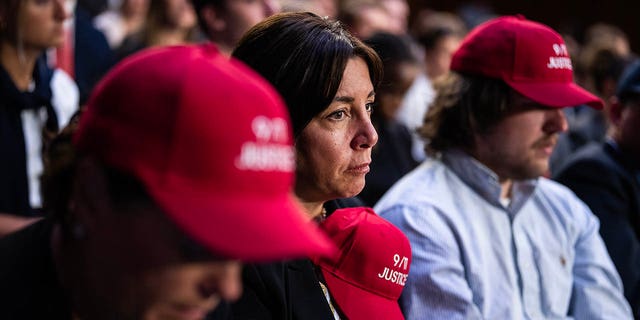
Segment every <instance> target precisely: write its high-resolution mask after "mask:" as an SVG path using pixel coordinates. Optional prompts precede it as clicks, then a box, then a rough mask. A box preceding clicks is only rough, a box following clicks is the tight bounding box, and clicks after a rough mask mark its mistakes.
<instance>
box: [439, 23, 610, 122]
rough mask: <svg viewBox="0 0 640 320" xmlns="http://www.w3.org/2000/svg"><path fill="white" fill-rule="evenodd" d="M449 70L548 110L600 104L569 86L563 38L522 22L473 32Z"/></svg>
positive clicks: (483, 26)
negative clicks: (490, 81)
mask: <svg viewBox="0 0 640 320" xmlns="http://www.w3.org/2000/svg"><path fill="white" fill-rule="evenodd" d="M451 70H454V71H458V72H460V73H469V74H479V75H482V76H486V77H490V78H497V79H502V80H503V81H504V82H506V83H507V84H508V85H509V86H510V87H511V88H513V89H514V90H515V91H517V92H519V93H520V94H522V95H523V96H525V97H527V98H529V99H531V100H533V101H535V102H538V103H540V104H542V105H545V106H549V107H573V106H578V105H582V104H587V105H589V106H591V107H593V108H595V109H602V107H603V104H602V101H601V100H600V99H599V98H598V97H596V96H595V95H593V94H591V93H589V92H588V91H586V90H585V89H583V88H581V87H580V86H578V85H577V84H575V83H574V82H573V67H572V64H571V58H570V57H569V52H568V50H567V47H566V45H565V43H564V40H562V37H561V36H560V35H559V34H558V33H557V32H555V31H554V30H553V29H551V28H549V27H547V26H545V25H543V24H540V23H537V22H533V21H530V20H527V19H525V18H524V17H522V16H505V17H499V18H495V19H492V20H489V21H488V22H485V23H483V24H481V25H479V26H478V27H476V28H475V29H473V30H472V31H471V32H470V33H469V34H468V35H467V36H466V37H465V38H464V40H463V41H462V43H461V44H460V47H459V48H458V50H457V51H456V52H455V53H454V54H453V57H452V60H451Z"/></svg>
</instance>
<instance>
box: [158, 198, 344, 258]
mask: <svg viewBox="0 0 640 320" xmlns="http://www.w3.org/2000/svg"><path fill="white" fill-rule="evenodd" d="M147 187H148V188H147V189H148V191H149V193H150V194H151V196H152V197H153V198H154V200H156V202H157V203H158V204H159V205H160V206H161V208H162V209H164V210H165V211H166V212H167V214H168V216H169V217H170V218H172V220H173V221H175V222H176V224H177V225H178V226H179V227H180V228H181V229H183V231H185V233H186V234H187V235H189V236H191V237H192V238H193V240H195V241H197V242H199V243H200V244H202V245H203V246H205V247H207V248H209V249H210V250H211V251H212V252H214V253H215V254H218V255H222V256H223V257H228V258H233V259H239V260H242V261H247V262H264V261H270V260H280V259H289V258H299V257H307V256H310V255H321V256H324V255H331V254H333V253H334V252H335V251H336V248H335V245H333V243H332V242H331V241H330V240H329V239H328V237H327V236H326V235H325V234H324V233H323V232H322V231H321V230H320V229H319V228H318V227H317V226H316V225H315V224H314V223H313V222H311V221H310V220H309V219H308V218H307V217H306V214H305V213H304V211H303V209H302V207H301V206H300V205H298V204H297V203H296V202H295V200H294V198H293V196H290V195H284V196H281V197H278V198H274V197H265V198H263V199H260V198H255V197H253V198H252V199H247V198H246V197H240V198H233V197H229V196H228V195H215V194H202V193H200V194H199V193H198V192H193V190H190V191H187V190H179V191H178V190H167V188H159V187H154V186H147Z"/></svg>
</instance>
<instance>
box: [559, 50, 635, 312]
mask: <svg viewBox="0 0 640 320" xmlns="http://www.w3.org/2000/svg"><path fill="white" fill-rule="evenodd" d="M620 80H621V81H620V82H619V83H618V89H617V92H616V97H615V98H614V99H613V101H612V104H611V106H610V108H609V109H608V110H607V111H608V112H609V119H610V120H611V126H612V134H611V136H610V137H609V139H608V140H607V141H606V142H604V143H602V144H592V145H589V146H586V147H584V148H582V149H581V150H580V151H579V152H578V153H576V154H575V156H574V157H573V158H570V159H569V162H568V164H567V165H566V166H565V167H564V168H563V169H562V170H561V171H560V172H559V173H558V175H557V176H556V177H555V178H556V180H558V182H560V183H562V184H564V185H566V186H567V187H569V188H571V190H573V192H575V193H576V195H578V197H580V199H582V201H584V202H585V203H586V204H587V205H588V206H589V208H590V209H591V210H592V211H593V213H594V214H595V215H596V216H598V218H599V219H600V235H601V236H602V239H603V240H604V243H605V245H606V246H607V249H608V250H609V254H611V258H612V259H613V263H614V264H615V266H616V268H617V269H618V272H620V277H621V278H622V284H623V286H624V295H625V297H626V298H627V300H628V301H629V304H631V308H632V309H633V311H634V316H635V317H636V319H640V130H638V128H639V126H640V62H635V63H634V64H632V65H631V66H630V67H629V68H627V70H626V72H625V73H624V74H623V76H622V77H621V79H620Z"/></svg>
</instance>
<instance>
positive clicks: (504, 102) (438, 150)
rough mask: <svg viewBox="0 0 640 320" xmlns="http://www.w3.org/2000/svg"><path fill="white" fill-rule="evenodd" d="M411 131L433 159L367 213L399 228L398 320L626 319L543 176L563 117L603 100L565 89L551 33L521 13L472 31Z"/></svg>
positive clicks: (568, 208)
mask: <svg viewBox="0 0 640 320" xmlns="http://www.w3.org/2000/svg"><path fill="white" fill-rule="evenodd" d="M451 70H453V71H452V72H451V73H450V74H449V75H447V76H446V78H444V79H443V81H442V82H441V83H440V85H439V87H438V88H437V89H438V90H437V92H438V95H437V97H436V100H435V102H434V104H433V105H432V107H431V108H430V109H429V111H428V112H427V115H426V117H425V119H424V125H423V127H422V128H421V134H422V135H423V137H424V138H426V140H427V152H428V153H430V154H431V155H433V156H434V158H433V159H431V160H427V161H425V162H424V163H423V164H421V165H420V166H419V167H418V168H416V169H415V170H414V171H412V172H411V173H409V174H408V175H407V176H405V177H404V178H403V179H402V180H400V182H398V183H397V184H396V185H395V186H393V187H392V188H391V190H389V192H387V193H386V194H385V195H384V196H383V198H382V199H381V200H380V201H379V202H378V204H377V205H376V207H375V209H376V211H377V212H379V213H380V215H381V216H382V217H384V218H386V219H389V220H390V221H391V222H392V223H394V224H395V225H396V226H398V227H399V228H400V229H401V230H403V231H404V232H405V234H406V235H407V237H408V238H409V240H410V241H411V244H412V248H413V262H412V265H411V275H410V276H409V279H408V280H407V285H406V287H405V290H404V292H403V294H402V297H401V298H400V304H401V306H402V308H403V311H404V313H405V315H406V316H407V318H408V319H422V318H423V317H425V315H428V316H429V317H430V318H432V319H552V318H553V319H558V318H567V317H572V318H575V319H630V318H631V310H630V308H629V305H628V303H627V302H626V300H625V299H624V296H623V294H622V283H621V281H620V277H619V276H618V273H617V272H616V270H615V267H614V265H613V263H612V262H611V259H610V258H609V255H608V253H607V249H606V247H605V246H604V243H603V241H602V238H601V237H600V235H599V234H598V227H599V223H598V219H597V218H596V217H595V216H594V215H593V213H592V212H591V211H590V210H589V208H588V207H587V206H586V205H585V204H584V202H582V201H580V199H578V198H577V197H576V196H575V194H573V193H572V192H571V191H570V190H569V189H567V188H566V187H564V186H562V185H560V184H558V183H556V182H553V181H551V180H548V179H546V178H544V177H542V175H543V174H544V173H545V172H547V170H548V162H549V156H550V155H551V152H552V150H553V147H554V144H555V141H556V139H557V135H558V133H560V132H562V131H564V130H566V129H567V123H566V120H565V118H564V113H563V112H562V108H563V107H568V106H576V105H581V104H588V105H590V106H592V107H595V108H602V101H600V100H599V99H598V98H597V97H596V96H594V95H592V94H590V93H588V92H587V91H586V90H584V89H582V88H580V87H579V86H577V85H576V84H575V83H574V82H573V77H572V70H571V59H570V58H569V55H568V52H567V50H566V46H565V45H564V42H563V40H562V38H561V37H560V35H559V34H558V33H557V32H555V31H553V30H552V29H550V28H549V27H547V26H545V25H542V24H539V23H536V22H533V21H529V20H526V19H524V18H523V17H521V16H514V17H511V16H508V17H500V18H497V19H494V20H491V21H489V22H487V23H485V24H482V25H480V26H478V27H477V28H476V29H474V30H472V31H471V32H470V33H469V35H468V36H467V37H466V38H465V39H464V40H463V42H462V44H461V46H460V48H459V49H458V50H457V51H456V52H455V53H454V55H453V59H452V62H451Z"/></svg>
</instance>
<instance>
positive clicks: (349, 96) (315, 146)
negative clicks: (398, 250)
mask: <svg viewBox="0 0 640 320" xmlns="http://www.w3.org/2000/svg"><path fill="white" fill-rule="evenodd" d="M374 98H375V93H374V91H373V85H372V84H371V78H370V77H369V69H368V67H367V64H366V63H365V61H364V60H363V59H362V58H359V57H354V58H351V59H350V60H349V62H348V63H347V66H346V68H345V70H344V74H343V76H342V82H341V83H340V87H339V88H338V92H337V93H336V96H335V97H334V99H333V101H332V102H331V104H330V105H329V106H328V107H327V108H326V109H325V110H323V111H322V112H321V113H320V114H318V115H316V116H315V117H314V118H313V119H312V120H311V122H310V123H309V124H308V125H307V126H306V127H305V128H304V129H303V130H302V132H301V133H300V136H299V137H298V139H297V141H296V167H297V168H296V186H295V191H296V195H297V196H298V197H299V198H300V199H302V200H303V201H308V202H315V201H323V202H324V201H328V200H332V199H337V198H346V197H352V196H355V195H357V194H358V193H360V191H362V188H364V177H365V175H366V174H367V173H368V172H369V164H370V162H371V148H372V147H373V146H374V145H375V144H376V142H377V141H378V134H377V133H376V131H375V129H374V128H373V125H372V124H371V111H372V105H373V102H374Z"/></svg>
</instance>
